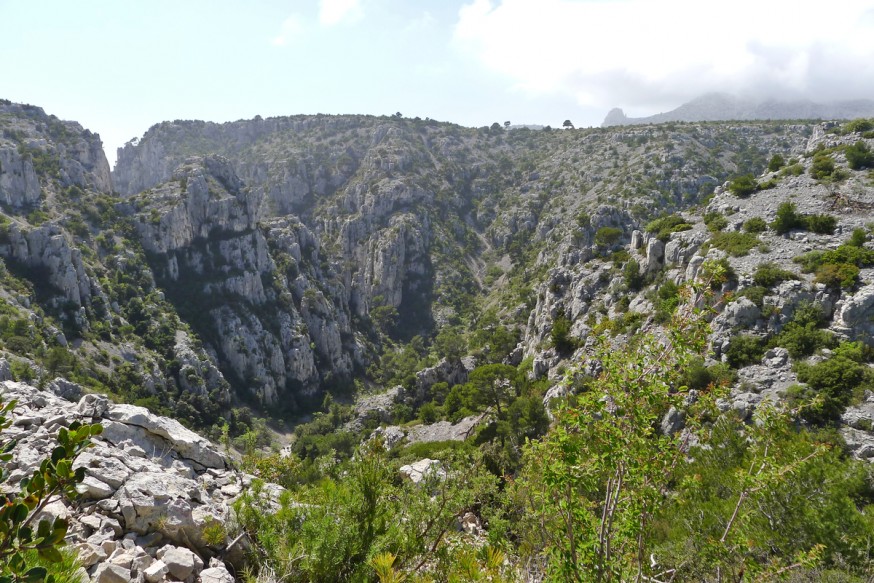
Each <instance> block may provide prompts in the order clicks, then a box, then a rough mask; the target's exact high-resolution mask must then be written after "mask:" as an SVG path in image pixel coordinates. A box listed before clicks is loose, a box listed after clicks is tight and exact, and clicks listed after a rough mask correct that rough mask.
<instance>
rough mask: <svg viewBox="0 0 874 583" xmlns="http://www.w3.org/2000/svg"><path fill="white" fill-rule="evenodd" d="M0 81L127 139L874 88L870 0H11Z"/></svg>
mask: <svg viewBox="0 0 874 583" xmlns="http://www.w3.org/2000/svg"><path fill="white" fill-rule="evenodd" d="M0 63H2V67H0V97H2V98H5V99H11V100H13V101H19V102H26V103H32V104H34V105H39V106H41V107H43V108H44V109H45V110H46V111H47V112H48V113H53V114H55V115H57V116H58V117H61V118H63V119H74V120H76V121H79V122H80V123H82V124H83V125H84V126H85V127H87V128H89V129H91V130H92V131H95V132H98V133H99V134H100V135H101V137H102V138H103V141H104V145H105V147H106V149H107V155H108V157H109V159H110V161H111V162H112V161H113V160H114V158H115V148H117V147H119V146H121V145H122V144H123V143H124V142H126V141H127V140H129V139H131V138H133V137H136V136H141V135H142V134H143V132H145V130H146V129H148V127H149V126H151V125H152V124H154V123H157V122H160V121H163V120H168V119H206V120H212V121H229V120H235V119H241V118H251V117H254V116H255V115H262V116H265V117H266V116H271V115H291V114H297V113H367V114H391V113H394V112H396V111H400V112H401V113H402V114H403V115H405V116H409V117H413V116H420V117H423V118H424V117H431V118H434V119H438V120H444V121H452V122H456V123H459V124H462V125H468V126H481V125H489V124H491V123H493V122H495V121H497V122H501V123H502V122H503V121H505V120H510V121H512V122H513V123H539V124H549V125H553V126H560V125H561V123H562V121H563V120H565V119H568V118H569V119H571V120H573V121H574V122H575V123H576V124H577V125H578V126H583V125H598V124H600V122H601V120H602V119H603V117H604V115H605V114H606V113H607V111H608V110H609V109H610V108H611V107H614V106H620V107H623V108H624V109H625V110H626V113H628V114H629V115H648V114H652V113H656V112H659V111H666V110H669V109H672V108H673V107H676V106H677V105H679V104H680V103H682V102H684V101H686V100H688V99H691V98H693V97H696V96H697V95H700V94H701V93H704V92H706V91H727V92H733V93H739V94H743V95H755V96H777V97H790V98H796V97H807V98H812V99H818V100H825V99H842V98H847V99H849V98H863V97H867V98H874V9H872V8H871V5H870V2H867V1H865V0H832V1H830V2H829V3H822V2H817V3H814V2H802V1H798V0H794V1H792V2H790V1H788V0H768V1H764V2H763V1H761V0H757V1H752V0H734V1H733V2H723V1H721V0H719V1H717V0H694V1H693V0H285V1H278V0H275V1H274V0H261V1H258V0H250V1H249V2H245V3H244V2H230V1H225V0H175V1H166V0H150V1H149V2H142V1H137V0H124V1H119V0H116V1H111V0H104V1H97V0H77V1H70V0H57V1H52V0H42V1H35V0H0Z"/></svg>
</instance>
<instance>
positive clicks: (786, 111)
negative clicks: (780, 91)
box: [601, 93, 874, 127]
mask: <svg viewBox="0 0 874 583" xmlns="http://www.w3.org/2000/svg"><path fill="white" fill-rule="evenodd" d="M872 116H874V101H871V100H870V99H858V100H855V101H835V102H829V103H815V102H813V101H807V100H804V101H779V100H774V99H769V100H755V99H743V98H740V97H736V96H734V95H729V94H725V93H710V94H707V95H702V96H701V97H698V98H697V99H693V100H692V101H690V102H688V103H684V104H683V105H681V106H680V107H678V108H677V109H674V110H671V111H668V112H665V113H658V114H655V115H650V116H646V117H627V116H626V115H625V113H624V112H623V111H622V110H621V109H619V108H618V107H617V108H614V109H611V110H610V112H609V113H608V114H607V117H605V118H604V122H603V123H602V124H601V127H610V126H623V125H645V124H654V123H666V122H677V121H688V122H700V121H720V120H741V119H744V120H754V119H854V118H859V117H872Z"/></svg>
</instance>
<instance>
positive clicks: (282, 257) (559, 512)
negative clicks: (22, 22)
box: [0, 96, 874, 583]
mask: <svg viewBox="0 0 874 583" xmlns="http://www.w3.org/2000/svg"><path fill="white" fill-rule="evenodd" d="M719 99H722V101H720V100H719ZM719 99H717V98H716V97H713V96H711V97H710V98H708V99H707V100H704V101H700V102H697V104H695V105H694V107H692V106H691V105H690V106H689V107H687V108H686V109H685V110H684V111H686V113H688V115H686V117H682V118H681V119H683V120H687V121H679V122H678V121H671V120H668V118H665V119H661V118H659V119H651V120H628V119H627V118H625V116H624V114H622V113H621V111H618V112H617V111H614V112H611V115H610V116H608V121H610V122H611V123H609V124H608V123H606V122H605V125H610V126H611V127H604V128H590V129H574V128H573V127H572V126H571V127H568V128H567V129H563V130H553V129H550V128H543V129H531V128H525V127H519V128H515V127H512V126H508V127H502V126H501V125H500V124H497V123H495V124H492V125H491V126H485V127H482V128H464V127H460V126H457V125H453V124H448V123H442V122H436V121H434V120H430V119H424V120H423V119H420V118H415V119H407V118H403V117H401V116H400V115H399V114H398V115H395V116H387V117H386V116H384V117H375V116H356V115H344V116H330V115H311V116H303V115H300V116H289V117H275V118H261V117H260V116H259V117H256V118H254V119H251V120H241V121H236V122H229V123H223V124H218V123H210V122H201V121H181V120H177V121H173V122H163V123H159V124H157V125H155V126H153V127H152V128H151V129H149V130H148V131H147V132H146V133H145V135H143V136H142V137H141V138H138V139H136V140H134V141H131V142H130V143H128V144H126V145H125V146H124V147H123V148H121V149H120V150H119V152H118V162H117V164H116V166H115V168H114V169H113V170H112V171H111V172H110V169H109V166H108V164H107V162H106V159H105V157H104V155H103V151H102V144H101V142H100V139H99V137H98V136H97V135H96V134H93V133H91V132H90V131H89V130H86V129H84V128H82V127H81V126H80V125H79V124H77V123H74V122H67V121H62V120H59V119H57V118H56V117H54V116H52V115H50V114H47V113H46V112H44V111H43V110H42V109H40V108H38V107H34V106H29V105H19V104H14V103H10V102H6V101H0V211H2V212H0V260H2V262H0V349H2V360H0V380H2V394H3V399H4V401H7V402H8V401H10V400H15V401H16V405H15V407H14V408H13V409H12V410H11V411H10V413H9V418H10V420H11V425H10V426H9V427H7V428H5V429H4V430H3V434H2V438H3V440H4V442H6V441H7V440H14V447H13V448H12V454H13V455H12V458H11V459H10V460H9V461H8V462H5V464H6V465H5V469H6V471H7V472H8V475H7V477H6V480H5V483H4V484H3V488H4V491H5V492H7V493H12V492H15V491H18V489H19V487H20V484H21V483H22V480H23V479H24V478H27V477H28V476H30V475H32V474H33V472H34V470H35V469H37V468H39V467H40V464H41V463H42V460H44V459H45V458H47V457H48V458H50V459H51V457H52V456H53V455H60V454H55V453H54V452H55V449H54V448H55V447H56V442H55V436H56V435H57V434H58V433H59V432H60V430H61V429H62V428H68V427H70V426H71V424H72V423H74V422H76V421H80V422H83V423H87V424H91V423H99V424H100V425H101V426H102V428H103V431H102V433H101V434H99V435H95V436H94V437H93V438H92V440H93V446H92V447H90V448H88V449H86V450H84V451H83V452H82V453H80V454H79V455H78V457H77V458H76V460H75V465H74V467H75V468H77V469H78V468H82V469H83V471H84V475H82V476H80V477H81V478H82V479H81V481H80V482H79V483H78V485H77V495H76V496H72V497H70V498H69V499H68V498H58V499H57V500H53V501H52V503H51V504H49V505H48V506H47V507H46V508H45V509H44V510H43V511H42V512H43V513H44V514H45V515H46V516H50V517H62V518H65V519H67V520H68V521H69V528H68V531H67V535H66V542H67V547H68V548H69V549H72V550H73V552H74V554H75V555H76V557H77V560H78V563H76V564H75V565H74V566H73V567H72V569H73V571H75V572H76V573H78V575H79V576H81V580H83V581H84V580H88V579H90V580H91V581H93V582H98V583H104V582H113V581H148V582H150V583H154V582H157V581H188V582H195V581H203V582H214V581H215V582H218V581H229V582H230V581H235V580H247V581H260V582H265V583H266V582H268V581H327V580H338V581H343V580H355V581H358V580H375V578H377V577H378V578H379V579H380V580H383V581H394V580H401V579H400V578H403V577H409V578H410V580H411V581H424V580H429V579H428V578H429V577H432V578H435V579H438V580H442V579H440V578H441V577H442V578H443V579H452V578H453V577H455V578H457V580H475V579H476V578H477V577H479V578H480V579H479V580H486V579H488V580H493V581H498V580H502V581H503V580H508V581H523V580H524V581H540V580H543V579H544V578H546V577H548V576H552V577H553V579H555V578H558V577H560V575H559V574H560V573H572V572H586V573H588V572H594V571H591V569H607V567H606V566H604V565H608V563H609V565H612V566H611V567H610V568H611V569H614V570H615V572H616V573H625V574H628V573H637V574H640V573H646V576H647V577H649V580H664V579H669V578H671V576H672V575H671V573H680V575H678V577H679V578H678V579H677V580H688V581H695V580H720V578H721V577H723V574H724V573H731V574H732V575H731V577H734V578H735V579H737V580H741V578H742V577H744V573H755V575H754V576H758V575H759V574H762V576H763V577H764V576H765V574H773V575H775V576H776V574H780V573H784V572H787V571H789V570H792V571H793V572H795V573H797V574H798V577H799V579H797V580H799V581H808V580H809V581H813V580H826V579H828V577H831V576H833V575H834V576H835V577H838V576H841V577H844V576H846V579H840V580H847V581H861V580H863V579H862V577H863V576H864V574H866V573H868V574H870V570H871V569H872V565H871V562H870V559H868V558H867V557H868V554H867V551H864V549H862V546H864V545H863V544H862V542H860V541H862V540H863V538H864V537H863V536H862V535H861V534H859V533H862V532H867V531H866V529H868V531H869V530H870V528H869V527H870V524H871V517H870V515H869V510H868V509H869V508H870V507H871V506H870V505H871V503H872V502H874V500H872V499H871V495H870V492H871V483H872V482H871V478H870V472H871V470H870V467H871V466H870V463H869V462H870V461H872V460H874V372H872V363H874V350H872V349H874V340H872V338H874V325H872V321H874V243H872V237H874V175H872V172H874V149H872V148H874V121H872V120H870V119H855V120H852V121H821V120H820V119H813V120H810V121H805V118H820V117H829V118H835V119H837V118H843V117H845V116H844V115H843V114H841V113H840V111H844V110H840V111H838V110H831V109H816V108H814V107H813V106H812V105H811V106H810V107H808V108H806V109H805V108H800V109H797V108H796V109H793V110H792V111H793V112H797V113H798V115H795V114H794V113H793V114H792V116H791V117H792V118H793V121H780V120H777V119H771V120H761V119H760V118H761V117H762V116H765V117H772V118H776V117H783V116H782V114H780V113H779V112H780V111H782V110H780V109H779V108H777V107H776V106H774V107H773V108H771V107H770V106H769V107H765V106H761V107H760V108H759V109H757V110H756V111H758V112H759V113H756V114H755V115H753V114H750V115H747V114H746V113H744V112H745V111H746V109H744V108H745V107H746V105H745V104H742V103H735V102H731V103H734V105H731V103H728V102H726V101H725V98H724V96H723V97H722V98H719ZM714 103H716V104H717V105H718V108H720V109H722V110H725V111H729V110H730V111H731V112H735V113H732V115H731V117H736V118H740V120H739V121H738V120H734V121H722V122H710V121H703V120H706V119H709V118H708V115H709V114H708V113H707V110H709V109H712V108H713V107H716V106H714V105H713V104H714ZM708 104H709V105H708ZM729 105H731V107H729ZM856 105H859V104H856ZM862 106H864V104H861V105H859V107H862ZM799 107H801V106H799ZM731 108H734V109H731ZM847 111H850V110H847ZM855 111H856V110H852V112H855ZM860 111H861V110H860ZM762 112H764V113H762ZM769 112H776V113H769ZM835 112H837V113H835ZM759 114H761V115H759ZM832 114H834V115H832ZM684 115H685V114H684ZM859 115H861V116H864V115H870V114H868V113H864V112H863V113H861V114H859ZM852 116H856V114H855V113H852ZM611 120H612V121H611ZM638 121H639V122H640V123H638ZM613 122H615V125H614V123H613ZM620 122H621V125H620ZM626 122H629V123H627V124H626ZM630 122H634V123H633V124H631V123H630ZM656 122H664V123H656ZM216 443H221V446H216V445H215V444H216ZM641 460H647V463H643V462H642V461H641ZM611 464H612V465H611ZM750 468H753V469H750ZM634 472H642V474H641V475H643V477H641V478H640V479H639V480H638V479H637V476H638V474H634ZM80 474H81V472H80ZM25 484H27V482H25ZM10 495H11V494H10ZM626 501H633V502H634V503H633V504H632V503H631V502H629V503H628V505H627V506H626V505H625V503H626ZM750 501H752V502H750ZM584 502H585V503H584ZM592 508H595V509H596V510H597V512H595V511H593V510H592ZM641 508H643V509H644V510H640V509H641ZM568 509H571V510H570V511H568ZM635 509H638V510H639V512H638V510H635ZM614 516H615V517H616V520H617V521H619V522H617V523H616V524H619V523H621V528H620V527H619V526H613V523H612V522H611V521H612V520H613V518H612V517H614ZM559 517H565V518H566V520H565V519H564V518H563V519H562V520H559V519H558V518H559ZM607 517H610V520H607ZM675 518H676V520H675ZM587 520H588V522H587ZM593 525H595V526H593ZM568 532H570V533H571V534H573V535H574V536H570V535H568V534H567V533H568ZM593 532H597V533H600V534H599V535H598V537H600V539H599V540H595V539H591V538H586V537H588V536H593V535H591V533H593ZM785 532H792V533H798V536H794V537H793V538H792V539H791V540H788V539H786V537H785V536H783V535H781V534H780V533H785ZM838 532H840V533H843V534H842V536H840V537H839V536H836V535H835V533H838ZM629 533H633V535H634V536H632V535H631V534H629ZM702 533H704V534H702ZM577 537H579V538H577ZM598 537H596V538H598ZM623 537H627V538H626V539H623ZM608 539H609V540H611V541H616V545H618V546H616V547H612V548H621V549H624V550H623V551H622V552H619V553H612V551H605V548H610V544H612V543H610V544H608V543H607V542H605V541H607V540H608ZM580 541H584V542H580ZM578 544H579V545H582V546H584V547H585V548H593V549H595V548H597V549H600V550H598V551H592V552H593V553H594V554H593V555H592V556H589V555H586V554H585V553H582V554H581V553H579V552H577V551H578V550H579V548H581V547H578V546H577V545H578ZM605 545H606V547H605ZM622 545H624V546H622ZM632 548H633V549H635V550H634V552H632V551H631V550H629V549H632ZM643 548H646V552H643V551H641V550H640V549H643ZM0 553H2V548H0ZM641 557H648V558H647V560H645V561H644V560H643V559H642V558H641ZM596 564H597V565H600V566H597V565H596ZM593 565H596V566H593ZM629 565H633V568H632V567H630V566H629ZM586 569H589V570H588V571H587V570H586ZM599 572H600V571H599ZM604 572H606V571H604ZM611 572H613V571H611ZM714 573H716V575H714ZM836 573H837V574H836ZM838 574H839V575H838ZM617 576H618V575H617ZM623 576H624V575H623ZM768 576H770V575H768ZM392 577H395V578H394V579H393V578H392ZM726 577H727V576H726ZM626 578H627V577H626ZM835 580H837V579H835Z"/></svg>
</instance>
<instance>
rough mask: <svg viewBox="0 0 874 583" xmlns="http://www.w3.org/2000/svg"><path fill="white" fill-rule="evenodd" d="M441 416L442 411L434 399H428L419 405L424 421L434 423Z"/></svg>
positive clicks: (420, 414)
mask: <svg viewBox="0 0 874 583" xmlns="http://www.w3.org/2000/svg"><path fill="white" fill-rule="evenodd" d="M439 418H440V412H439V410H438V409H437V405H435V404H434V402H433V401H428V402H427V403H425V404H424V405H422V406H421V407H419V419H421V420H422V423H434V422H436V421H437V420H438V419H439Z"/></svg>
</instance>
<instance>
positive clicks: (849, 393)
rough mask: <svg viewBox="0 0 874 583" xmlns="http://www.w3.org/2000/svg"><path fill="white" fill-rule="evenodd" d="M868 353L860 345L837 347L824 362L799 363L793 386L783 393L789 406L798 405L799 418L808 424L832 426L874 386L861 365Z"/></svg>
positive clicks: (873, 380)
mask: <svg viewBox="0 0 874 583" xmlns="http://www.w3.org/2000/svg"><path fill="white" fill-rule="evenodd" d="M869 359H870V349H868V348H866V347H865V345H863V344H862V343H861V342H846V343H844V344H841V345H840V346H838V347H837V348H836V349H835V350H834V353H833V354H832V355H831V357H829V358H828V359H827V360H824V361H822V362H819V363H816V364H808V363H805V362H802V363H799V364H798V367H797V372H798V380H799V381H800V382H802V383H806V385H807V386H800V385H796V386H794V387H790V388H789V390H788V391H787V396H788V397H789V401H790V403H792V404H794V405H796V406H798V405H801V406H802V409H801V415H802V417H804V419H806V420H807V421H810V422H811V423H818V424H827V423H831V422H834V421H835V420H836V419H837V418H838V417H839V416H840V414H841V413H842V412H843V410H844V409H845V408H846V406H847V405H849V404H850V403H851V402H852V401H853V400H854V397H855V400H859V399H860V398H861V394H862V393H863V392H864V390H865V389H866V388H871V387H872V384H874V374H872V371H871V369H870V368H868V366H867V365H866V364H865V362H866V361H867V360H869Z"/></svg>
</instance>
